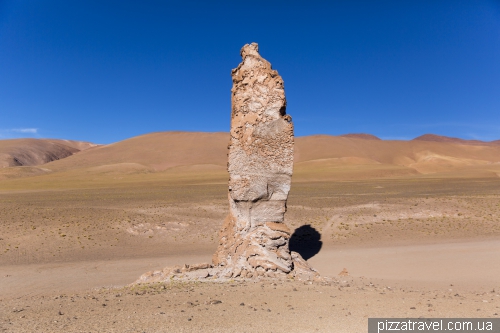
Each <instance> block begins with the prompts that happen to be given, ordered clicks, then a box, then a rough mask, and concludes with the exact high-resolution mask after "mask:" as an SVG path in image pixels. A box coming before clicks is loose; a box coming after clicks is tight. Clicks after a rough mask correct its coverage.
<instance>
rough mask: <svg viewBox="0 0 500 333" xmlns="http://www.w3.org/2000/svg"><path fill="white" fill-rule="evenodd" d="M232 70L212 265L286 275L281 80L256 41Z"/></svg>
mask: <svg viewBox="0 0 500 333" xmlns="http://www.w3.org/2000/svg"><path fill="white" fill-rule="evenodd" d="M241 57H242V58H243V61H242V63H241V64H240V65H239V66H238V67H237V68H235V69H233V71H232V77H233V88H232V90H231V93H232V98H231V102H232V112H231V137H230V142H229V160H228V171H229V209H230V213H229V216H228V217H227V218H226V220H225V221H224V225H223V227H222V230H221V233H220V241H219V248H218V249H217V252H216V253H215V254H214V257H213V263H214V265H218V266H220V267H221V268H222V269H223V270H224V275H227V276H228V277H230V276H232V277H237V276H242V277H246V276H249V277H252V276H254V275H268V274H276V273H283V274H287V273H289V272H290V271H291V270H292V268H293V264H292V258H291V255H290V251H289V249H288V240H289V239H290V230H289V229H288V227H287V226H286V225H285V224H284V223H283V217H284V214H285V211H286V200H287V197H288V192H289V191H290V183H291V179H292V171H293V124H292V122H291V118H290V116H288V115H286V112H285V109H286V99H285V90H284V86H283V79H282V78H281V76H280V75H279V74H278V72H277V71H275V70H273V69H272V68H271V64H270V63H269V62H268V61H266V60H265V59H264V58H262V57H261V56H260V54H259V52H258V45H257V44H255V43H252V44H247V45H245V46H244V47H243V48H242V49H241Z"/></svg>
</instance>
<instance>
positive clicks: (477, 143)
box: [413, 134, 500, 146]
mask: <svg viewBox="0 0 500 333" xmlns="http://www.w3.org/2000/svg"><path fill="white" fill-rule="evenodd" d="M413 140H416V141H434V142H449V143H458V144H461V145H474V146H489V145H499V144H500V140H496V141H490V142H486V141H480V140H464V139H460V138H452V137H448V136H442V135H436V134H424V135H421V136H419V137H416V138H415V139H413Z"/></svg>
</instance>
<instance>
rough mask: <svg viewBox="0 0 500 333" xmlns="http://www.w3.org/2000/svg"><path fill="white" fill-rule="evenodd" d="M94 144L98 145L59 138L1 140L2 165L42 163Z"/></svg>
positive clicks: (69, 154) (0, 156)
mask: <svg viewBox="0 0 500 333" xmlns="http://www.w3.org/2000/svg"><path fill="white" fill-rule="evenodd" d="M94 146H97V145H96V144H93V143H89V142H82V141H71V140H57V139H12V140H0V167H4V168H5V167H14V166H36V165H41V164H45V163H48V162H51V161H56V160H60V159H62V158H66V157H68V156H71V155H73V154H75V153H77V152H80V151H83V150H86V149H88V148H91V147H94Z"/></svg>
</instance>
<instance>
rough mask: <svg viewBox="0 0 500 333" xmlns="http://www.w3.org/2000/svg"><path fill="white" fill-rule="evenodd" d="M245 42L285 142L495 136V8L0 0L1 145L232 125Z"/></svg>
mask: <svg viewBox="0 0 500 333" xmlns="http://www.w3.org/2000/svg"><path fill="white" fill-rule="evenodd" d="M250 42H257V43H259V46H260V51H261V54H262V56H263V57H265V58H266V59H267V60H269V61H270V62H271V63H272V65H273V67H274V68H275V69H277V70H278V72H279V73H280V74H281V76H282V77H283V79H284V81H285V92H286V96H287V100H288V108H287V112H288V113H289V114H291V116H292V118H293V120H294V123H295V129H296V135H299V136H303V135H310V134H332V135H339V134H344V133H353V132H365V133H372V134H375V135H377V136H379V137H382V138H385V139H411V138H414V137H416V136H418V135H421V134H424V133H436V134H441V135H447V136H454V137H461V138H465V139H481V140H487V141H488V140H495V139H500V1H486V0H485V1H459V0H453V1H444V0H443V1H425V0H415V1H399V0H397V1H301V2H299V1H272V0H268V1H258V0H254V1H250V2H249V1H229V0H228V1H215V0H214V1H199V2H196V1H194V2H189V1H106V0H99V1H90V0H89V1H67V0H61V1H53V0H36V1H30V0H22V1H21V0H18V1H9V0H0V138H3V139H5V138H14V137H50V138H66V139H74V140H87V141H92V142H97V143H110V142H115V141H119V140H123V139H126V138H129V137H132V136H136V135H140V134H144V133H148V132H154V131H171V130H182V131H209V132H215V131H229V119H230V88H231V76H230V73H231V69H232V68H234V67H236V66H237V65H238V63H239V62H240V61H241V58H240V56H239V50H240V48H241V47H242V46H243V45H244V44H245V43H250Z"/></svg>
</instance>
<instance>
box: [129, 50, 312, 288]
mask: <svg viewBox="0 0 500 333" xmlns="http://www.w3.org/2000/svg"><path fill="white" fill-rule="evenodd" d="M241 57H242V59H243V61H242V62H241V63H240V64H239V65H238V67H237V68H235V69H233V70H232V73H231V74H232V77H233V88H232V89H231V94H232V96H231V103H232V110H231V133H230V141H229V147H228V148H229V155H228V171H229V195H228V197H229V215H228V216H227V217H226V219H225V221H224V223H223V226H222V229H221V231H220V235H219V237H220V238H219V246H218V248H217V251H216V252H215V254H214V255H213V258H212V264H199V265H193V266H189V265H184V267H180V266H178V267H167V268H165V269H163V270H161V271H154V272H148V273H146V274H144V275H143V276H141V277H140V278H139V280H137V282H138V283H141V282H155V281H165V280H167V279H176V280H206V279H216V280H225V279H229V278H231V279H232V278H242V279H247V278H257V277H259V278H260V277H262V278H284V277H289V278H297V279H299V280H311V279H314V280H318V279H322V278H321V277H320V276H319V274H318V273H317V272H316V271H315V270H314V269H312V268H311V267H310V266H309V264H308V263H307V262H306V261H305V260H304V259H303V258H302V257H301V256H300V254H298V253H296V252H290V249H289V247H288V244H289V240H290V236H291V231H290V229H288V227H287V226H286V224H285V223H284V214H285V212H286V200H287V198H288V192H289V191H290V185H291V180H292V171H293V124H292V119H291V117H290V116H289V115H287V114H286V111H285V110H286V99H285V89H284V87H283V79H282V78H281V76H280V75H279V74H278V72H277V71H275V70H273V69H272V68H271V64H270V63H269V62H268V61H267V60H265V59H264V58H262V57H261V56H260V54H259V47H258V45H257V44H256V43H252V44H247V45H245V46H243V48H242V49H241Z"/></svg>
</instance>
